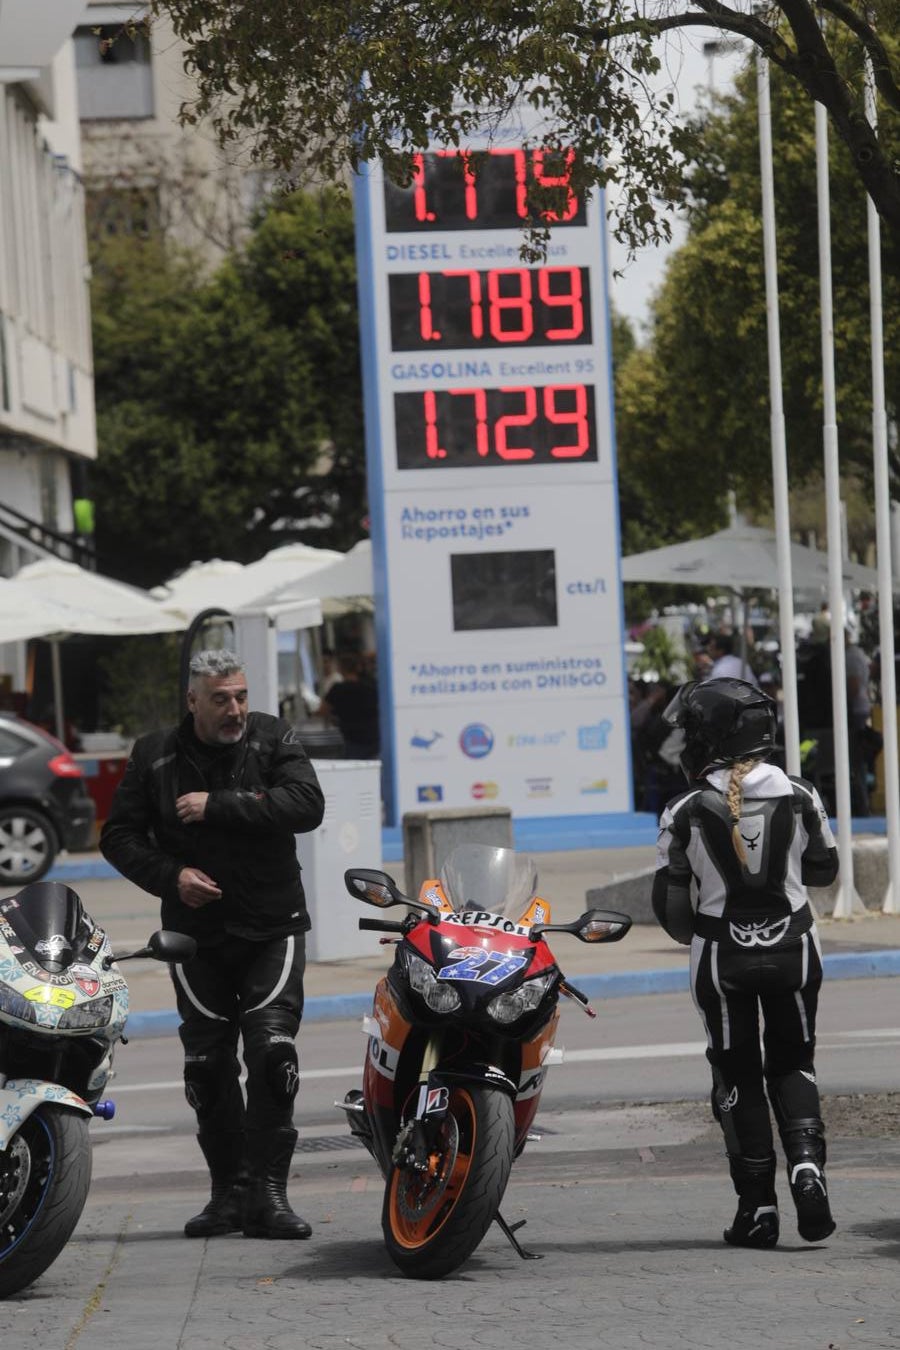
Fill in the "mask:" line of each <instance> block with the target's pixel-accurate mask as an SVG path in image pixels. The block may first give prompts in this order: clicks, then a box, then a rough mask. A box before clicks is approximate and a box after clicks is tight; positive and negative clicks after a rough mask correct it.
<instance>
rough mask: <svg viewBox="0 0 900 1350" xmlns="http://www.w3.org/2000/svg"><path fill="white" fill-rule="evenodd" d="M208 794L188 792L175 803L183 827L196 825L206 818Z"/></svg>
mask: <svg viewBox="0 0 900 1350" xmlns="http://www.w3.org/2000/svg"><path fill="white" fill-rule="evenodd" d="M208 800H209V793H208V792H186V793H185V794H184V796H183V797H178V798H177V799H176V801H175V810H176V811H177V812H178V819H179V820H180V821H181V823H182V825H195V824H197V822H198V821H201V820H204V819H205V818H206V803H207V801H208Z"/></svg>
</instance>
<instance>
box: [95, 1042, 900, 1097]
mask: <svg viewBox="0 0 900 1350" xmlns="http://www.w3.org/2000/svg"><path fill="white" fill-rule="evenodd" d="M891 1041H896V1042H900V1027H894V1028H887V1029H884V1030H871V1031H833V1032H829V1033H826V1034H824V1035H822V1034H820V1035H819V1036H818V1037H817V1043H818V1048H819V1050H822V1049H828V1050H852V1051H854V1052H856V1051H858V1050H860V1049H863V1048H865V1045H866V1043H868V1044H870V1045H871V1046H873V1047H875V1046H884V1045H886V1044H888V1043H890V1042H891ZM842 1042H843V1044H842ZM705 1053H706V1042H705V1041H674V1042H671V1043H668V1044H666V1043H662V1044H657V1045H598V1046H593V1047H591V1048H589V1049H585V1050H566V1051H565V1058H564V1059H563V1061H562V1063H561V1064H554V1065H553V1072H554V1074H556V1073H558V1072H559V1071H560V1070H561V1069H565V1067H566V1065H567V1064H570V1065H576V1064H598V1063H603V1062H604V1061H606V1062H609V1061H610V1060H620V1061H621V1060H638V1059H692V1058H698V1057H702V1056H703V1055H705ZM362 1067H363V1061H362V1060H360V1061H359V1063H357V1064H354V1065H352V1066H351V1067H350V1068H343V1069H306V1068H303V1067H302V1065H301V1068H300V1080H301V1082H303V1081H306V1082H312V1081H313V1080H315V1079H327V1078H348V1077H349V1078H358V1077H359V1075H360V1073H361V1071H362ZM109 1087H110V1095H111V1096H113V1097H115V1096H118V1095H120V1094H122V1093H125V1092H171V1091H173V1090H175V1089H178V1090H179V1091H181V1090H183V1088H184V1082H183V1081H182V1079H180V1078H178V1079H173V1080H171V1081H166V1082H159V1083H122V1084H118V1083H110V1085H109Z"/></svg>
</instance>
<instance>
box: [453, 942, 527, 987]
mask: <svg viewBox="0 0 900 1350" xmlns="http://www.w3.org/2000/svg"><path fill="white" fill-rule="evenodd" d="M447 960H448V961H452V962H453V965H451V966H442V967H441V969H440V970H439V971H438V973H437V977H438V979H439V980H478V981H479V982H480V983H481V984H500V983H501V982H502V981H503V980H505V979H506V978H507V976H509V975H514V974H515V973H516V971H517V970H521V969H522V967H523V966H525V965H527V964H528V958H527V957H526V956H514V955H512V954H511V953H510V954H509V955H508V954H507V953H506V952H493V951H486V950H485V949H484V947H454V948H453V950H452V951H450V952H448V953H447ZM489 963H490V969H487V970H486V969H485V967H486V966H487V965H488V964H489Z"/></svg>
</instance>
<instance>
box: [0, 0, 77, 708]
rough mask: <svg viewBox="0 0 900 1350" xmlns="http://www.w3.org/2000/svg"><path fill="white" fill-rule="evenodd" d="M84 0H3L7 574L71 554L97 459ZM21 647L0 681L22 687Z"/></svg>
mask: <svg viewBox="0 0 900 1350" xmlns="http://www.w3.org/2000/svg"><path fill="white" fill-rule="evenodd" d="M83 8H84V5H83V0H42V3H41V4H40V5H35V4H34V3H33V0H0V576H11V575H13V574H14V573H15V572H16V571H17V570H18V568H19V567H20V566H22V565H24V564H25V563H27V562H32V561H34V559H35V557H41V556H45V555H46V554H57V555H61V556H63V557H72V558H77V557H79V556H81V554H82V553H83V541H80V539H79V536H78V535H77V533H76V531H75V520H74V513H73V495H77V492H78V488H77V486H76V488H75V491H74V493H73V482H74V483H75V484H76V485H77V484H78V482H79V477H80V475H83V471H84V468H85V466H86V465H87V464H89V463H90V461H92V460H93V459H95V458H96V454H97V443H96V432H95V418H94V390H93V369H92V359H91V331H90V304H89V295H88V283H89V269H88V255H87V245H86V236H85V220H84V191H83V185H82V179H81V154H80V139H79V123H78V104H77V98H76V85H75V56H74V44H73V42H72V40H71V38H72V33H73V31H74V29H75V27H76V24H77V22H78V19H79V16H80V14H81V13H82V11H83ZM23 660H24V655H23V650H22V649H21V647H17V648H12V647H6V648H0V678H2V677H4V676H5V677H6V680H5V681H4V683H6V681H9V680H10V678H11V682H12V685H13V687H19V688H20V687H21V684H22V673H23V672H22V671H21V670H19V669H18V668H17V667H18V664H19V663H21V662H22V661H23Z"/></svg>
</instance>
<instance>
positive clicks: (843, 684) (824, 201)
mask: <svg viewBox="0 0 900 1350" xmlns="http://www.w3.org/2000/svg"><path fill="white" fill-rule="evenodd" d="M816 187H817V202H818V218H819V295H820V306H821V327H822V398H823V403H824V424H823V428H822V435H823V442H824V453H825V518H826V526H827V534H828V607H829V609H830V610H831V700H832V705H833V706H832V712H833V725H834V781H835V790H836V796H837V802H836V807H837V827H838V854H839V856H840V860H841V872H840V880H839V882H838V893H837V899H836V900H835V905H834V911H833V917H834V918H835V919H848V918H850V917H851V916H852V915H853V914H854V913H859V912H864V910H865V907H864V905H863V904H862V901H861V900H860V899H859V896H858V895H857V894H856V888H855V886H854V884H853V829H852V823H851V818H850V741H849V735H848V731H847V659H846V654H845V651H844V591H843V548H842V541H841V534H842V531H841V485H840V468H839V464H838V431H837V406H836V398H835V377H834V308H833V303H832V290H831V214H830V200H829V189H828V124H827V121H826V113H825V109H824V107H823V106H822V104H821V103H816Z"/></svg>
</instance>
